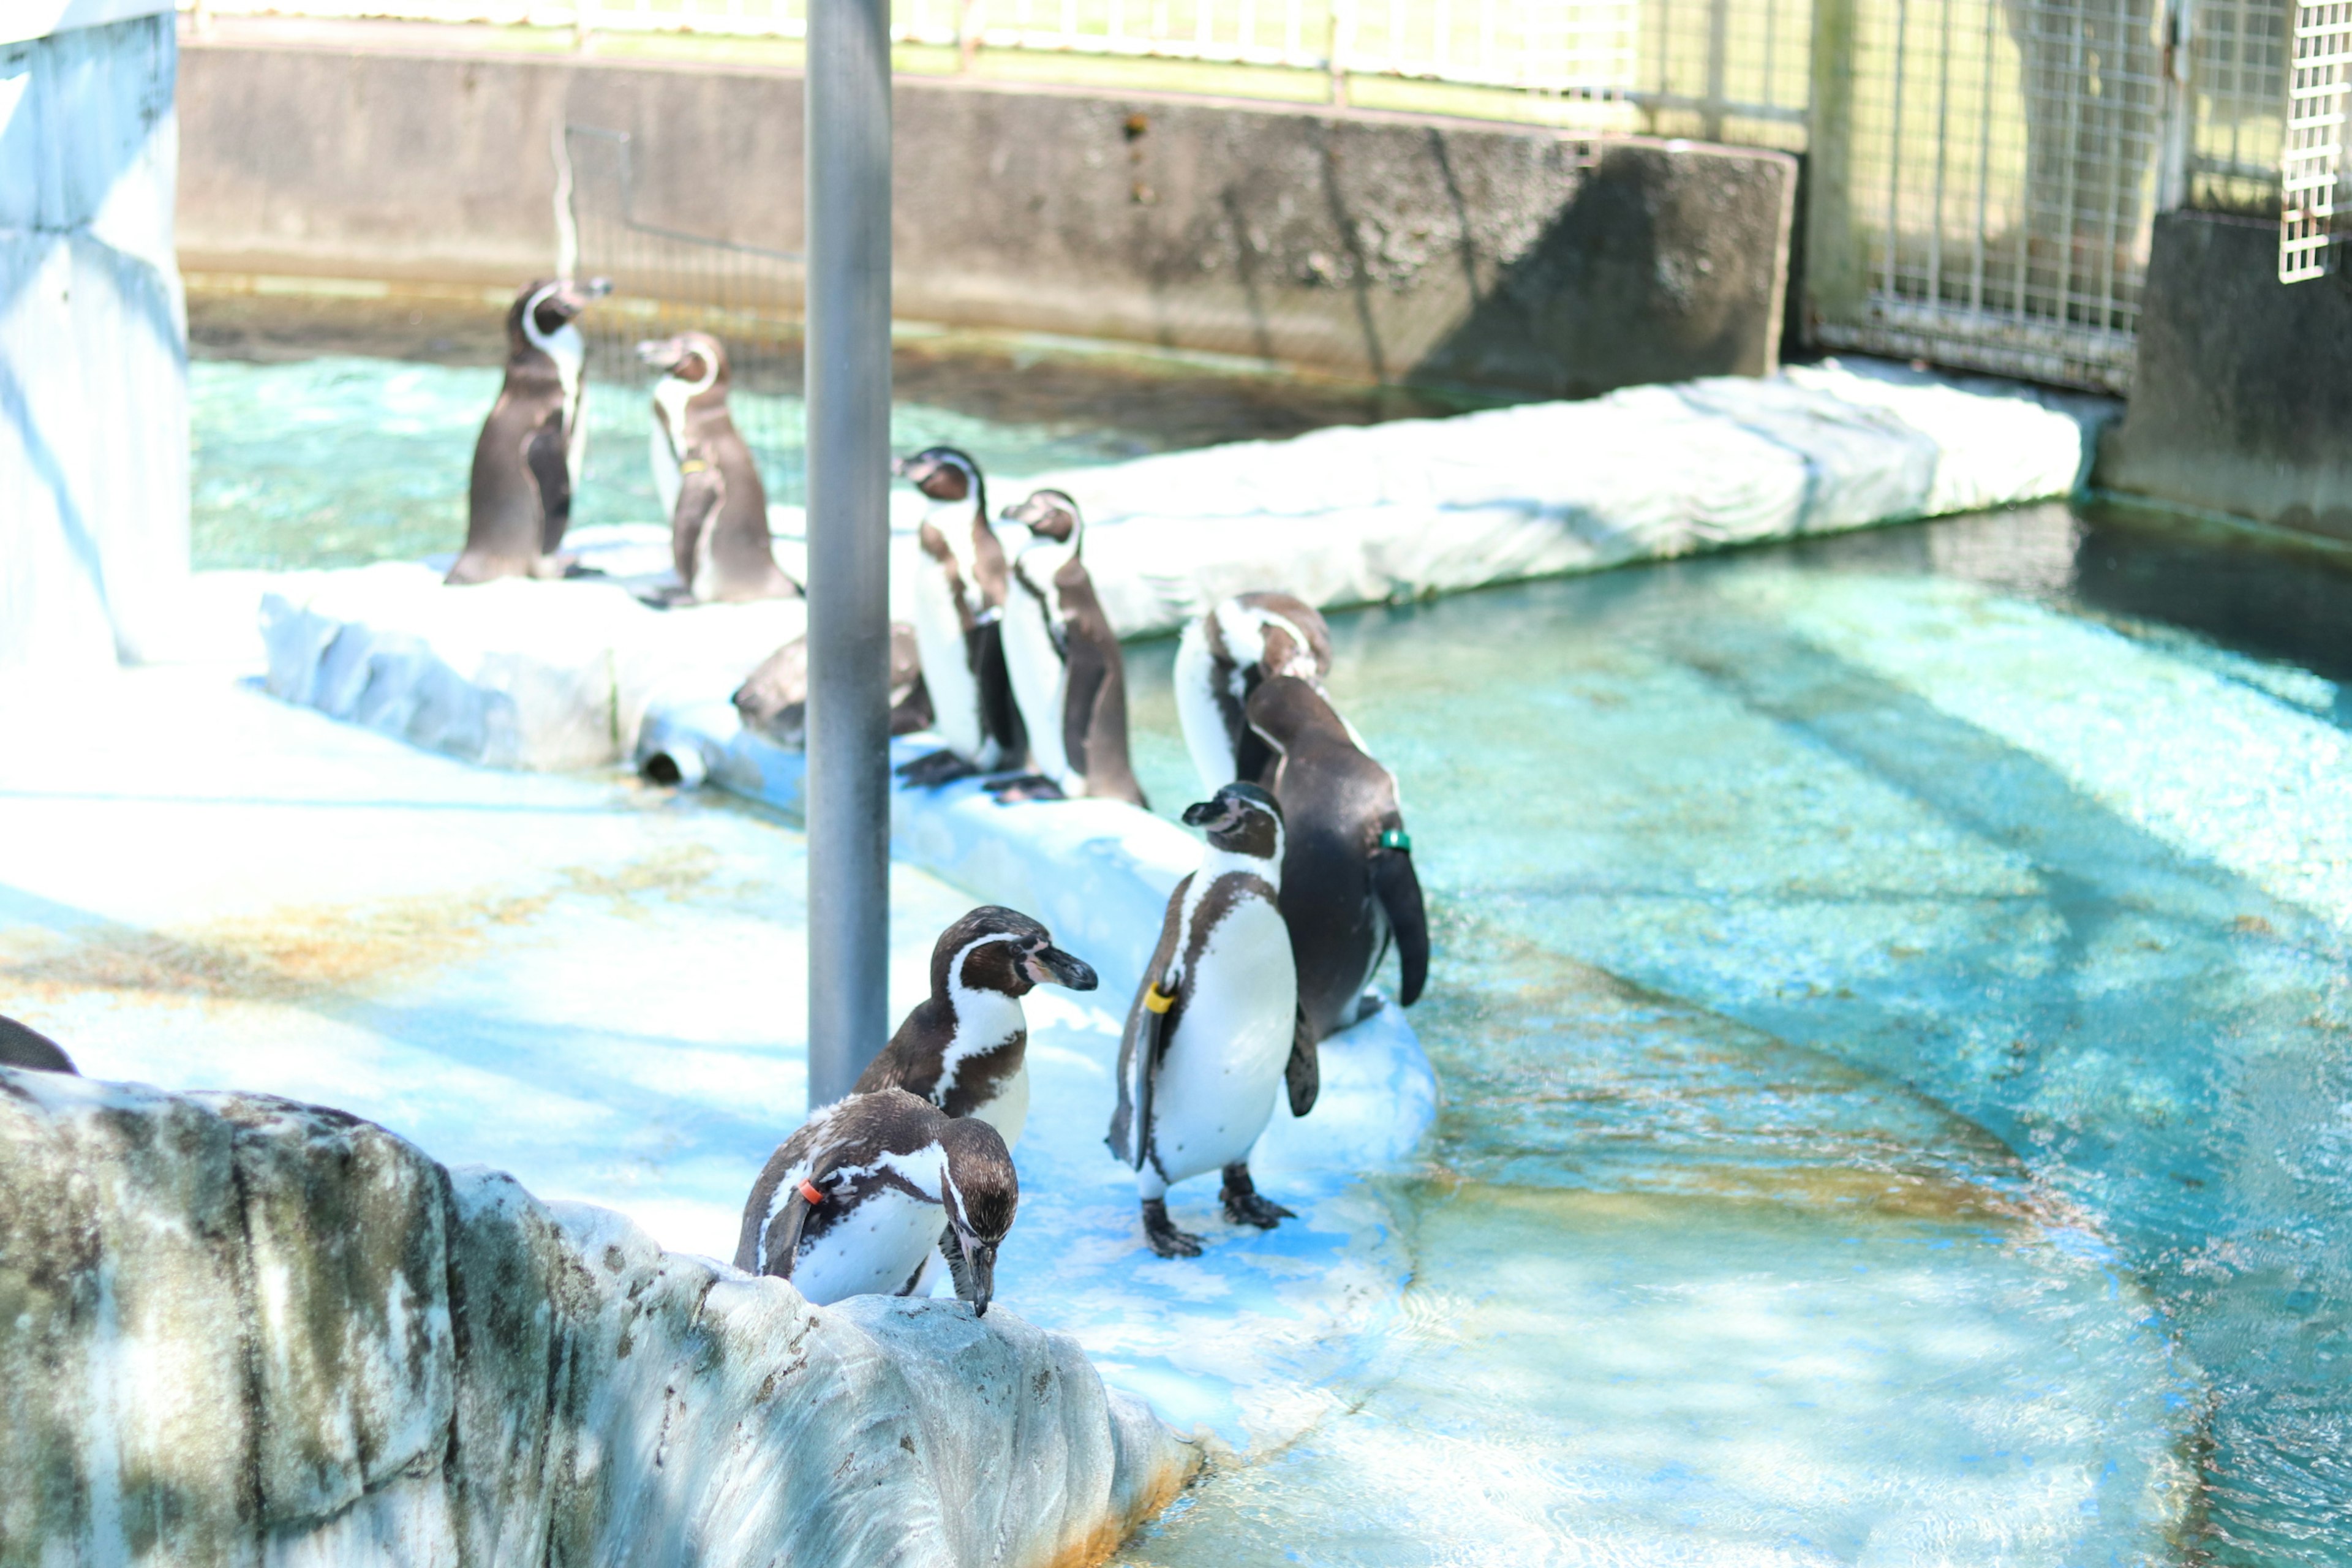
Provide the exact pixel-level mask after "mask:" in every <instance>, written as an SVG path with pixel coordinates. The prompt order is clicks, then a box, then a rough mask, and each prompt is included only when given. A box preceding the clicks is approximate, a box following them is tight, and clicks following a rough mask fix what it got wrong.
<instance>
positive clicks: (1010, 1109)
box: [971, 1061, 1029, 1153]
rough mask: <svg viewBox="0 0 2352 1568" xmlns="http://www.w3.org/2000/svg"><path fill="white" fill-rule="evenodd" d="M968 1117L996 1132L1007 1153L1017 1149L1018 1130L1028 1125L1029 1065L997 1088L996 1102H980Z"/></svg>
mask: <svg viewBox="0 0 2352 1568" xmlns="http://www.w3.org/2000/svg"><path fill="white" fill-rule="evenodd" d="M971 1113H972V1114H973V1115H974V1116H976V1117H978V1118H980V1120H982V1121H985V1122H987V1123H988V1124H989V1125H990V1126H991V1127H993V1128H995V1129H996V1135H997V1136H998V1137H1000V1138H1002V1139H1003V1140H1004V1147H1005V1151H1006V1152H1008V1153H1009V1152H1012V1151H1013V1149H1014V1148H1016V1147H1018V1146H1019V1144H1020V1142H1021V1130H1022V1129H1023V1128H1024V1127H1025V1126H1027V1125H1028V1124H1029V1064H1028V1063H1027V1062H1026V1061H1024V1062H1023V1063H1022V1064H1021V1066H1020V1067H1019V1068H1016V1069H1014V1071H1013V1076H1012V1077H1010V1078H1008V1079H1004V1080H1003V1082H1002V1083H1000V1084H998V1085H997V1086H996V1095H995V1098H994V1099H992V1100H982V1102H981V1103H980V1104H979V1105H977V1106H974V1107H973V1108H972V1112H971Z"/></svg>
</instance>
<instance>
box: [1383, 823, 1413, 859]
mask: <svg viewBox="0 0 2352 1568" xmlns="http://www.w3.org/2000/svg"><path fill="white" fill-rule="evenodd" d="M1381 848H1383V849H1395V850H1400V851H1402V853H1404V854H1407V855H1410V854H1412V834H1410V833H1407V832H1406V831H1405V830H1404V829H1403V828H1402V827H1391V828H1386V829H1383V830H1382V831H1381Z"/></svg>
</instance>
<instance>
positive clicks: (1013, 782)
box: [980, 773, 1070, 805]
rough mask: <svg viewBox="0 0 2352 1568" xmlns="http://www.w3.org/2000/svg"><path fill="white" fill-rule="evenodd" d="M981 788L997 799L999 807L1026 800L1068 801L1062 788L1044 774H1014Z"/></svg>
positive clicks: (992, 781)
mask: <svg viewBox="0 0 2352 1568" xmlns="http://www.w3.org/2000/svg"><path fill="white" fill-rule="evenodd" d="M980 787H981V788H982V789H984V790H986V791H987V792H988V793H989V794H990V795H994V796H995V797H996V804H997V805H1019V804H1020V803H1021V802H1023V801H1024V800H1067V799H1069V798H1070V797H1069V796H1068V795H1064V794H1063V793H1062V786H1061V785H1060V784H1055V782H1054V781H1053V780H1052V779H1049V778H1047V777H1046V776H1045V774H1044V773H1012V774H1008V775H1006V776H1005V777H1003V778H993V779H990V780H988V781H987V782H985V783H984V784H982V785H981V786H980Z"/></svg>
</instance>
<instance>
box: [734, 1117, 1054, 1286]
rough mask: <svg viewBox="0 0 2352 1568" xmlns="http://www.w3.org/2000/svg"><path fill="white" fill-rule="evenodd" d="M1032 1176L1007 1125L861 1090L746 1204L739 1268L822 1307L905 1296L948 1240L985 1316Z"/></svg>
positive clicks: (787, 1150)
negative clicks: (1020, 1168) (1021, 1169)
mask: <svg viewBox="0 0 2352 1568" xmlns="http://www.w3.org/2000/svg"><path fill="white" fill-rule="evenodd" d="M1020 1202H1021V1181H1020V1178H1019V1177H1018V1176H1017V1175H1015V1174H1014V1173H1013V1156H1012V1154H1011V1153H1010V1152H1008V1151H1007V1150H1006V1149H1005V1147H1004V1140H1003V1139H1002V1138H1000V1137H998V1136H997V1134H996V1129H994V1128H993V1127H991V1126H990V1125H989V1124H988V1123H987V1122H985V1121H981V1120H979V1119H978V1118H977V1117H970V1116H950V1115H948V1114H947V1113H946V1112H945V1111H943V1110H940V1108H939V1107H938V1106H936V1105H933V1104H932V1103H931V1102H930V1101H929V1100H918V1099H917V1098H916V1097H915V1096H913V1095H911V1094H908V1092H907V1091H906V1090H904V1089H884V1090H882V1091H881V1092H880V1093H878V1094H853V1095H851V1096H849V1097H848V1098H847V1099H845V1100H838V1101H836V1102H835V1103H834V1104H832V1105H829V1106H827V1107H825V1108H824V1110H820V1111H818V1112H817V1113H816V1114H815V1115H814V1116H812V1117H810V1118H809V1119H808V1121H806V1122H804V1123H803V1124H802V1126H801V1127H800V1129H799V1131H795V1132H794V1133H793V1135H792V1136H791V1137H790V1138H787V1139H786V1140H784V1142H783V1143H782V1146H781V1147H779V1148H778V1149H777V1150H776V1152H774V1153H773V1154H771V1155H770V1156H769V1157H768V1163H767V1164H766V1166H765V1167H764V1168H762V1169H761V1172H760V1179H759V1180H758V1181H757V1182H755V1183H753V1184H752V1186H751V1196H750V1198H749V1199H747V1200H746V1201H745V1203H744V1205H743V1226H742V1230H741V1232H740V1235H739V1237H738V1239H737V1242H736V1247H735V1267H736V1268H740V1269H742V1270H743V1271H744V1272H746V1273H748V1274H771V1275H774V1276H776V1277H777V1278H779V1279H789V1280H791V1281H792V1282H793V1285H794V1286H795V1287H797V1288H798V1289H799V1290H800V1293H801V1294H802V1295H803V1296H804V1297H806V1298H807V1299H808V1300H810V1302H812V1303H813V1304H814V1305H816V1306H820V1307H824V1306H829V1305H831V1304H832V1303H834V1302H835V1301H839V1300H844V1299H845V1298H847V1297H850V1296H904V1295H908V1294H909V1293H911V1292H912V1291H913V1290H914V1289H915V1288H916V1287H917V1285H918V1284H919V1283H920V1282H921V1281H922V1279H924V1277H925V1275H926V1273H927V1272H928V1269H927V1265H928V1264H929V1261H930V1258H931V1256H932V1253H933V1249H934V1248H936V1247H938V1246H939V1245H940V1237H941V1235H942V1225H941V1222H942V1220H943V1219H944V1221H945V1226H944V1234H945V1236H946V1237H947V1238H948V1241H949V1243H950V1250H949V1257H948V1265H949V1268H950V1271H951V1272H952V1274H953V1275H954V1277H955V1286H956V1294H957V1296H959V1297H960V1298H961V1299H962V1300H966V1301H969V1302H971V1309H972V1312H973V1314H974V1315H975V1316H980V1317H985V1316H986V1315H987V1313H988V1303H989V1300H990V1299H991V1298H992V1297H993V1296H994V1295H995V1293H996V1249H997V1248H998V1247H1001V1246H1002V1245H1003V1242H1004V1237H1005V1234H1006V1233H1007V1232H1008V1231H1010V1230H1011V1229H1012V1228H1013V1211H1014V1210H1015V1209H1016V1208H1017V1207H1019V1206H1020Z"/></svg>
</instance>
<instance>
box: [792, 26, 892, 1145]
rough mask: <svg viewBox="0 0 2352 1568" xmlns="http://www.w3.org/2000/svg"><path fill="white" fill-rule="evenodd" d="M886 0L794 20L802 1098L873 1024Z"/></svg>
mask: <svg viewBox="0 0 2352 1568" xmlns="http://www.w3.org/2000/svg"><path fill="white" fill-rule="evenodd" d="M889 28H890V13H889V4H888V0H812V3H811V5H810V6H809V24H808V78H807V93H808V108H807V113H808V121H807V128H806V143H807V171H808V177H807V196H808V338H807V345H808V346H807V354H808V374H807V382H808V505H809V705H808V922H809V923H808V965H809V1027H808V1053H809V1077H808V1090H809V1104H810V1105H811V1107H815V1106H819V1105H824V1104H826V1103H828V1102H830V1101H832V1100H838V1099H840V1098H841V1097H842V1096H843V1095H845V1094H846V1093H848V1092H849V1089H850V1086H851V1085H852V1084H853V1083H855V1082H856V1079H857V1074H858V1073H859V1071H860V1070H861V1069H863V1068H864V1067H865V1066H866V1062H867V1061H869V1060H871V1059H872V1058H873V1057H874V1055H875V1053H876V1052H877V1051H879V1050H880V1049H881V1048H882V1046H883V1044H884V1042H885V1041H886V1040H887V1039H888V1037H889V1018H888V1012H887V1008H888V998H887V994H886V986H887V980H888V974H887V961H888V956H889V945H888V944H889V923H890V909H889V873H890V805H889V765H890V751H889V748H890V734H889V711H888V710H889V689H888V680H889V640H890V633H889V553H888V544H889V496H888V489H889V483H890V30H889Z"/></svg>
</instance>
